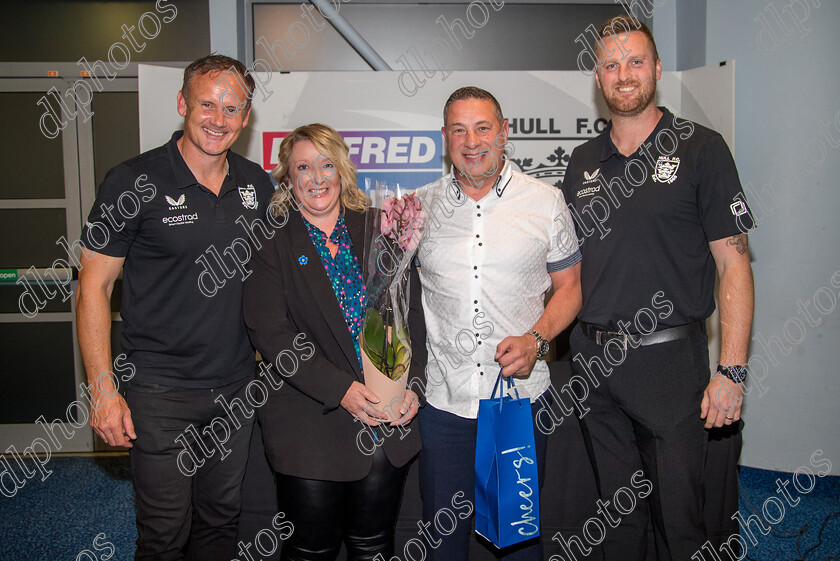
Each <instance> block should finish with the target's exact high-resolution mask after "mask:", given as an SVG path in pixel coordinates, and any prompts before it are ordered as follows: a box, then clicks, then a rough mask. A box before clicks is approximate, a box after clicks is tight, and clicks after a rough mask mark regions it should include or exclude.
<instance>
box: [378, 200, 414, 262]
mask: <svg viewBox="0 0 840 561" xmlns="http://www.w3.org/2000/svg"><path fill="white" fill-rule="evenodd" d="M382 206H383V207H384V209H383V210H382V219H381V222H380V226H379V229H380V231H381V232H382V234H384V235H387V236H388V237H389V238H391V239H392V240H394V241H396V242H397V244H398V245H399V246H400V247H401V248H402V249H403V250H404V251H414V249H416V248H417V245H418V244H419V243H420V238H421V237H422V234H423V218H422V216H421V207H422V205H421V203H420V200H419V199H418V198H417V197H416V196H415V194H414V193H411V194H410V195H404V196H402V197H400V198H395V197H388V198H386V199H385V200H384V201H383V205H382Z"/></svg>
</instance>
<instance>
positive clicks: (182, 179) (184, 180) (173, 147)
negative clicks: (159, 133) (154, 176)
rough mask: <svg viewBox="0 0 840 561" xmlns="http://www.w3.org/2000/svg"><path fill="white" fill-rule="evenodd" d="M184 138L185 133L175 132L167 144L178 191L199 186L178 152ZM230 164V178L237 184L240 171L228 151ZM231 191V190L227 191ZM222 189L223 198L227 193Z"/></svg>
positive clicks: (227, 156) (220, 193)
mask: <svg viewBox="0 0 840 561" xmlns="http://www.w3.org/2000/svg"><path fill="white" fill-rule="evenodd" d="M182 136H184V131H182V130H181V131H175V132H174V133H172V138H170V139H169V142H167V143H166V151H167V152H168V153H169V161H170V163H171V164H172V171H173V173H174V174H175V182H176V183H177V184H178V189H186V188H187V187H192V186H193V185H198V180H197V179H196V178H195V175H193V172H192V171H191V170H190V167H189V166H188V165H187V162H185V161H184V157H183V156H182V155H181V151H180V150H178V140H179V139H180V138H181V137H182ZM225 158H226V159H227V163H228V173H227V174H228V176H229V177H230V178H231V179H233V180H234V182H233V183H234V184H236V183H237V181H236V179H237V178H238V170H237V169H236V164H235V163H234V162H233V161H232V160H231V158H230V150H228V153H227V155H226V156H225ZM227 190H230V189H227ZM227 190H225V189H222V190H221V191H220V192H219V195H220V196H221V195H222V194H223V193H224V192H225V191H227Z"/></svg>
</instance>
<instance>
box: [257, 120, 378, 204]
mask: <svg viewBox="0 0 840 561" xmlns="http://www.w3.org/2000/svg"><path fill="white" fill-rule="evenodd" d="M299 140H308V141H309V142H311V143H312V145H313V146H314V147H315V149H316V150H318V152H319V153H321V154H322V155H324V157H326V158H328V159H329V160H330V161H331V162H332V163H333V165H334V166H335V169H336V170H338V176H339V178H341V195H340V196H339V202H340V203H341V206H342V207H343V208H346V209H350V210H355V211H357V212H362V211H364V210H365V207H366V206H367V196H366V195H365V194H364V192H363V191H362V190H361V189H359V187H358V185H357V183H356V166H354V165H353V162H351V161H350V149H349V148H348V147H347V144H345V143H344V139H343V138H341V135H339V134H338V133H337V132H336V130H335V129H334V128H332V127H331V126H329V125H324V124H321V123H312V124H309V125H303V126H302V127H298V128H296V129H295V130H293V131H292V132H291V133H289V136H287V137H286V138H284V139H283V141H282V142H281V143H280V149H279V150H278V151H277V167H275V168H274V169H273V170H271V177H273V178H274V180H275V181H276V182H277V185H278V188H277V192H276V193H274V196H273V197H271V205H270V208H271V212H272V213H273V214H274V216H280V215H283V214H286V213H287V212H288V211H289V207H290V206H293V207H294V208H295V209H297V208H298V205H297V203H295V201H294V198H293V195H292V189H293V188H294V185H288V184H287V183H286V179H287V177H288V174H289V156H291V154H292V148H294V146H295V143H296V142H298V141H299Z"/></svg>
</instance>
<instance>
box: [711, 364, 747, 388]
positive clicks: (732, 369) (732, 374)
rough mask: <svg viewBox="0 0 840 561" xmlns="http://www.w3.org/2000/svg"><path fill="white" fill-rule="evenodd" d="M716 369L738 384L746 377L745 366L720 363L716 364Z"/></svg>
mask: <svg viewBox="0 0 840 561" xmlns="http://www.w3.org/2000/svg"><path fill="white" fill-rule="evenodd" d="M717 371H718V372H719V373H721V374H723V375H724V376H726V377H727V378H729V379H730V380H732V381H733V382H735V383H736V384H740V383H741V382H743V381H744V380H746V379H747V367H746V366H723V365H722V364H718V367H717Z"/></svg>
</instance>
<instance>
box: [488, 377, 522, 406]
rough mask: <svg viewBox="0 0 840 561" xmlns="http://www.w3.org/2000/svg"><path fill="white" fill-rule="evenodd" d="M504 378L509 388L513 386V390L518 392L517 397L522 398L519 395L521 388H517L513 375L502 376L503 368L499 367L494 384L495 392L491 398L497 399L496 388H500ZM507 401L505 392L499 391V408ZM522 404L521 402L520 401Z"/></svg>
mask: <svg viewBox="0 0 840 561" xmlns="http://www.w3.org/2000/svg"><path fill="white" fill-rule="evenodd" d="M502 378H504V380H505V382H506V383H507V388H508V389H511V388H513V392H514V393H515V394H516V399H520V397H519V389H517V387H516V384H515V383H514V381H513V376H508V377H507V378H505V377H504V376H502V368H499V375H498V376H496V383H495V384H493V394H492V395H491V396H490V399H496V390H498V389H499V381H500V380H501V379H502ZM504 403H505V392H504V391H500V392H499V408H501V407H503V406H504ZM520 405H521V403H520Z"/></svg>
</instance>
